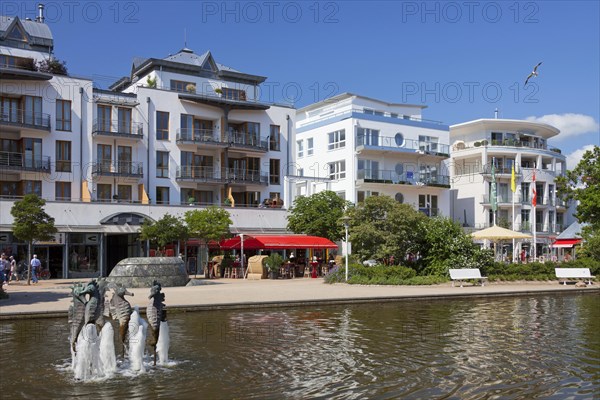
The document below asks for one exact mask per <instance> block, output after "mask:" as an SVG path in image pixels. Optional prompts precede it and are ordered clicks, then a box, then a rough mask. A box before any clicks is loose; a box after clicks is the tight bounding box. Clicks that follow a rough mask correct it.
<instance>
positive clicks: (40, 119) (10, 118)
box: [0, 109, 50, 131]
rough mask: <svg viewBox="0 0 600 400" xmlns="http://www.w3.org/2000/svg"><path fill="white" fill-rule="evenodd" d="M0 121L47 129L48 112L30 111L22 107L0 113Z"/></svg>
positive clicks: (48, 121)
mask: <svg viewBox="0 0 600 400" xmlns="http://www.w3.org/2000/svg"><path fill="white" fill-rule="evenodd" d="M0 123H2V124H7V125H15V126H22V127H27V128H35V129H41V130H45V131H49V130H50V114H44V113H41V112H30V111H26V110H23V109H16V110H12V111H4V112H2V113H0Z"/></svg>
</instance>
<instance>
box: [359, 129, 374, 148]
mask: <svg viewBox="0 0 600 400" xmlns="http://www.w3.org/2000/svg"><path fill="white" fill-rule="evenodd" d="M356 144H357V145H360V144H362V145H365V146H379V131H378V130H377V129H366V128H358V129H357V131H356Z"/></svg>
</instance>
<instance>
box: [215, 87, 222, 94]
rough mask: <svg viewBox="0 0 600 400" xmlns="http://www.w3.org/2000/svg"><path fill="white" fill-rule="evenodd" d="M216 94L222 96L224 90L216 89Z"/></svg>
mask: <svg viewBox="0 0 600 400" xmlns="http://www.w3.org/2000/svg"><path fill="white" fill-rule="evenodd" d="M215 93H216V94H218V95H222V94H223V89H221V88H216V89H215Z"/></svg>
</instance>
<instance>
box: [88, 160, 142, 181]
mask: <svg viewBox="0 0 600 400" xmlns="http://www.w3.org/2000/svg"><path fill="white" fill-rule="evenodd" d="M92 172H93V174H94V175H97V176H131V177H141V176H143V175H144V164H143V163H142V162H141V161H117V162H114V161H112V160H101V161H99V162H96V163H95V164H94V165H93V170H92Z"/></svg>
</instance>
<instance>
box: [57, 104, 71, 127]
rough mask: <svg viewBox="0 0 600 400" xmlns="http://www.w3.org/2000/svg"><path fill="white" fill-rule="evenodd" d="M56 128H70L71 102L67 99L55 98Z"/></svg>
mask: <svg viewBox="0 0 600 400" xmlns="http://www.w3.org/2000/svg"><path fill="white" fill-rule="evenodd" d="M56 130H59V131H70V130H71V102H70V101H69V100H56Z"/></svg>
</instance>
